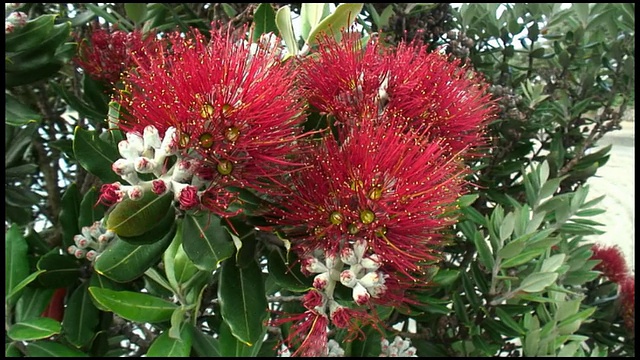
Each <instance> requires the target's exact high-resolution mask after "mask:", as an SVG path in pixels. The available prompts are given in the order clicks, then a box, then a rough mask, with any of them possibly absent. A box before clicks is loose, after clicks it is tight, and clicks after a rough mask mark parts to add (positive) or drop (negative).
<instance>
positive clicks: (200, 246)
mask: <svg viewBox="0 0 640 360" xmlns="http://www.w3.org/2000/svg"><path fill="white" fill-rule="evenodd" d="M182 247H183V248H184V252H185V253H186V254H187V256H189V259H191V261H193V263H194V264H195V265H196V267H197V268H198V269H200V270H207V271H210V270H213V269H215V268H216V267H217V266H218V264H219V263H220V262H221V261H223V260H225V259H228V258H230V257H231V256H232V255H233V252H234V249H235V247H234V245H233V242H232V241H231V236H230V235H229V232H228V231H227V230H226V229H225V228H224V227H223V226H222V224H221V220H220V218H219V217H218V216H216V215H213V214H211V213H200V214H198V215H191V214H187V215H186V216H185V218H184V221H183V224H182Z"/></svg>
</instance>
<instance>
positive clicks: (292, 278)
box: [267, 249, 313, 292]
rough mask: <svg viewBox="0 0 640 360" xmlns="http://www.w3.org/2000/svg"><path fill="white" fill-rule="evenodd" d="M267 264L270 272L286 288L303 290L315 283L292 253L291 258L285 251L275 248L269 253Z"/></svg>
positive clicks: (297, 290)
mask: <svg viewBox="0 0 640 360" xmlns="http://www.w3.org/2000/svg"><path fill="white" fill-rule="evenodd" d="M267 265H268V267H269V274H271V275H272V276H273V278H274V280H275V281H276V283H278V285H280V286H282V287H283V288H284V289H286V290H289V291H295V292H303V291H307V290H309V289H310V288H311V287H312V285H313V284H312V283H313V280H312V279H311V278H310V277H306V276H304V275H303V274H302V272H301V271H300V264H299V262H298V261H297V259H296V258H295V257H294V256H293V254H292V253H289V259H287V258H286V255H285V254H284V253H283V251H281V250H279V249H274V250H272V251H271V252H270V253H269V261H268V263H267Z"/></svg>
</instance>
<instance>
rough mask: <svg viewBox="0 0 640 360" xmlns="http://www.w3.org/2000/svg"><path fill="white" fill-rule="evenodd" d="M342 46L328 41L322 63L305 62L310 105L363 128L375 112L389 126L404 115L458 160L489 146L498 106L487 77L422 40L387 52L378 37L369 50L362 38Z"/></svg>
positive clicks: (346, 37)
mask: <svg viewBox="0 0 640 360" xmlns="http://www.w3.org/2000/svg"><path fill="white" fill-rule="evenodd" d="M342 39H343V40H342V41H341V42H336V41H335V40H334V39H333V38H329V37H324V38H323V39H322V40H321V41H320V42H319V43H320V46H319V48H318V56H317V57H309V58H308V59H305V61H304V62H303V63H302V68H303V76H301V83H302V88H303V89H304V91H305V93H306V95H307V98H308V99H309V103H310V104H311V105H313V106H315V107H316V108H318V109H319V110H320V111H321V112H324V113H326V114H329V115H331V116H333V117H334V118H335V120H336V121H337V122H338V123H340V124H344V123H351V124H353V123H357V122H358V121H361V119H362V117H363V116H365V114H366V113H370V112H371V111H372V110H373V111H377V112H379V113H380V114H381V115H382V116H380V117H379V118H378V119H380V120H386V119H388V118H390V117H397V116H401V117H403V118H404V119H405V121H406V122H407V123H408V124H410V125H411V127H412V128H413V129H415V131H417V132H419V133H425V135H426V137H427V138H428V139H430V140H432V141H443V142H444V143H446V144H447V145H448V146H450V150H451V152H452V153H454V154H456V153H458V152H460V151H465V152H466V153H467V156H469V155H470V154H469V148H474V147H475V148H477V147H478V146H480V145H482V144H484V142H485V139H484V137H483V135H484V127H485V125H486V124H487V121H488V120H489V119H490V118H492V116H493V113H494V106H492V105H491V101H490V94H489V93H488V92H487V91H486V89H487V86H488V84H486V83H484V82H483V78H482V76H481V74H479V73H476V72H474V71H472V70H469V68H468V67H467V65H465V66H461V65H462V64H461V62H460V60H455V61H449V60H448V58H447V56H446V55H443V54H441V53H439V52H437V51H435V52H429V51H428V49H427V46H426V45H425V44H423V43H421V42H420V41H418V40H414V41H412V42H410V43H405V42H403V43H400V44H399V45H398V47H397V48H395V49H386V48H383V47H382V46H381V45H380V43H379V42H378V41H377V39H376V38H373V39H372V40H371V41H370V42H369V44H368V45H367V46H366V48H364V49H363V46H362V39H361V38H360V36H359V35H358V34H357V33H344V34H343V37H342Z"/></svg>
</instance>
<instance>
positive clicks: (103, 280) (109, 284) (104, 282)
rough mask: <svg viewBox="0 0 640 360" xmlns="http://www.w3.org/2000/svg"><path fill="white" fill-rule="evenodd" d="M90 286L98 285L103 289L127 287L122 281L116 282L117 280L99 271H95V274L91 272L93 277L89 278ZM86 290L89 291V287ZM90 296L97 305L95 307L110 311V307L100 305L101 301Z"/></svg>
mask: <svg viewBox="0 0 640 360" xmlns="http://www.w3.org/2000/svg"><path fill="white" fill-rule="evenodd" d="M88 286H93V287H97V288H101V289H109V290H114V291H121V290H125V287H124V286H123V285H122V284H121V283H118V282H115V281H113V280H111V279H109V278H108V277H106V276H102V275H100V274H98V273H97V272H94V273H93V274H91V279H89V285H88ZM86 291H87V293H89V290H88V289H87V290H86ZM89 298H90V299H91V301H92V302H93V305H95V307H96V308H98V309H99V310H102V311H109V309H107V308H106V307H104V306H102V305H100V303H99V302H97V301H95V299H94V298H93V297H91V296H89Z"/></svg>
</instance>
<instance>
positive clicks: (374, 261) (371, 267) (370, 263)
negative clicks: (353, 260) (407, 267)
mask: <svg viewBox="0 0 640 360" xmlns="http://www.w3.org/2000/svg"><path fill="white" fill-rule="evenodd" d="M360 264H361V265H362V267H363V268H365V269H367V270H368V271H376V270H378V268H380V266H381V265H382V260H380V257H379V256H378V255H377V254H373V255H371V256H369V257H367V258H364V259H362V261H361V262H360Z"/></svg>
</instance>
